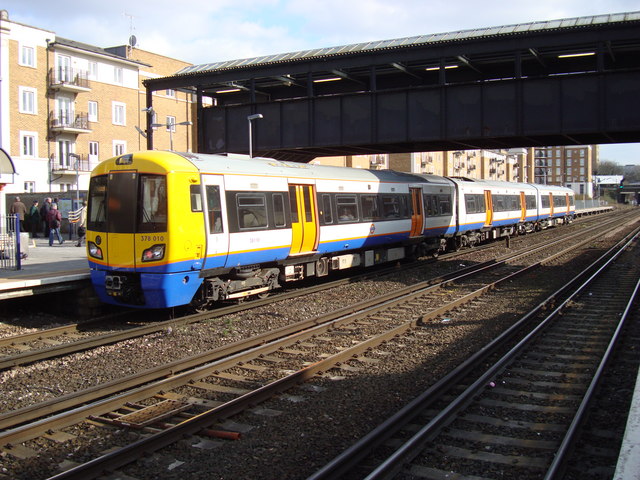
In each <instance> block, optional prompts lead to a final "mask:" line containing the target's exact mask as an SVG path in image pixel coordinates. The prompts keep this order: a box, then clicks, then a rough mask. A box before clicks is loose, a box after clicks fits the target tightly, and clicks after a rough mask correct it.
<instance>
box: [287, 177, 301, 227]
mask: <svg viewBox="0 0 640 480" xmlns="http://www.w3.org/2000/svg"><path fill="white" fill-rule="evenodd" d="M297 199H298V196H297V195H296V186H295V185H290V186H289V203H290V207H291V223H298V222H299V221H300V219H299V218H298V200H297Z"/></svg>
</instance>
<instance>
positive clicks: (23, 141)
mask: <svg viewBox="0 0 640 480" xmlns="http://www.w3.org/2000/svg"><path fill="white" fill-rule="evenodd" d="M37 138H38V137H37V134H36V133H35V132H21V133H20V154H21V155H22V156H23V157H31V158H35V157H37V155H38V152H37V150H36V145H37Z"/></svg>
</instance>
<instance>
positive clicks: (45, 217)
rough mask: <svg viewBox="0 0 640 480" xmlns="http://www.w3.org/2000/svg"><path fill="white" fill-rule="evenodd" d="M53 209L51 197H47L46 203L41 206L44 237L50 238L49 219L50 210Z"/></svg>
mask: <svg viewBox="0 0 640 480" xmlns="http://www.w3.org/2000/svg"><path fill="white" fill-rule="evenodd" d="M50 210H51V199H50V198H45V199H44V203H43V204H42V206H41V207H40V220H41V221H42V224H43V227H44V228H43V229H42V232H43V235H44V238H49V219H48V215H49V211H50Z"/></svg>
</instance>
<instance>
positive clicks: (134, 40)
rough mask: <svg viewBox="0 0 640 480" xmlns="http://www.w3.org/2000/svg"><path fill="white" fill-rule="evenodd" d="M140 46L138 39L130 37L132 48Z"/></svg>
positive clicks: (133, 36)
mask: <svg viewBox="0 0 640 480" xmlns="http://www.w3.org/2000/svg"><path fill="white" fill-rule="evenodd" d="M137 44H138V39H137V38H136V36H135V35H131V36H130V37H129V46H130V47H135V46H136V45H137Z"/></svg>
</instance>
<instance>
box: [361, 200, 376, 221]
mask: <svg viewBox="0 0 640 480" xmlns="http://www.w3.org/2000/svg"><path fill="white" fill-rule="evenodd" d="M360 204H361V205H362V219H363V220H378V219H379V218H380V213H379V211H378V197H377V196H376V195H362V196H361V197H360Z"/></svg>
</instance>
